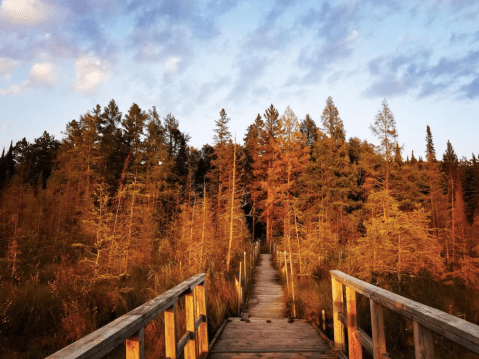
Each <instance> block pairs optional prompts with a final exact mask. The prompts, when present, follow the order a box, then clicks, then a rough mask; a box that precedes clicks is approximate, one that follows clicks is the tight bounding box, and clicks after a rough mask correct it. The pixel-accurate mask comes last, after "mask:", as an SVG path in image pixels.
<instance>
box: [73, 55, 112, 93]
mask: <svg viewBox="0 0 479 359" xmlns="http://www.w3.org/2000/svg"><path fill="white" fill-rule="evenodd" d="M109 68H110V63H108V62H105V61H101V60H100V59H98V58H96V57H93V56H84V57H81V58H79V59H77V60H76V62H75V71H76V76H77V81H76V84H75V87H76V89H77V90H78V91H80V92H92V91H94V90H95V89H96V88H97V87H98V86H99V85H100V84H101V83H102V82H104V81H105V80H106V79H107V77H108V73H109Z"/></svg>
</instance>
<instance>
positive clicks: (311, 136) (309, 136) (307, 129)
mask: <svg viewBox="0 0 479 359" xmlns="http://www.w3.org/2000/svg"><path fill="white" fill-rule="evenodd" d="M299 129H300V131H301V133H302V134H304V135H305V136H306V143H307V145H308V146H309V147H310V148H312V147H313V144H314V143H315V142H316V140H317V139H318V127H317V126H316V123H315V122H314V121H313V119H312V118H311V116H309V114H307V115H306V117H305V118H304V120H302V121H301V123H300V127H299Z"/></svg>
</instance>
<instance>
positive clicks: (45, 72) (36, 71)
mask: <svg viewBox="0 0 479 359" xmlns="http://www.w3.org/2000/svg"><path fill="white" fill-rule="evenodd" d="M55 77H56V76H55V72H54V71H53V65H52V64H51V63H49V62H42V63H36V64H34V65H33V66H32V68H31V69H30V79H31V80H32V81H34V82H36V83H46V84H51V83H53V82H54V81H55Z"/></svg>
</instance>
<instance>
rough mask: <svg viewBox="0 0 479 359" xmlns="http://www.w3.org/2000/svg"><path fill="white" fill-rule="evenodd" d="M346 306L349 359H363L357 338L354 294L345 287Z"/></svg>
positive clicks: (350, 289)
mask: <svg viewBox="0 0 479 359" xmlns="http://www.w3.org/2000/svg"><path fill="white" fill-rule="evenodd" d="M346 305H347V311H348V315H347V318H348V347H349V359H361V358H362V357H363V348H362V347H361V343H360V342H359V340H358V338H357V336H356V335H357V330H358V319H357V310H356V292H355V291H354V289H352V288H350V287H348V286H347V287H346Z"/></svg>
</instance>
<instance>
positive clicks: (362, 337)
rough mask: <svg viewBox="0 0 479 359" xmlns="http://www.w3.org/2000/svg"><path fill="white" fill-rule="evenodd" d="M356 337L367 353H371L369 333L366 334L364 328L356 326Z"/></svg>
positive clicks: (371, 344) (371, 341) (371, 345)
mask: <svg viewBox="0 0 479 359" xmlns="http://www.w3.org/2000/svg"><path fill="white" fill-rule="evenodd" d="M356 337H357V338H358V340H359V342H360V343H361V345H362V346H363V347H364V349H366V350H367V351H368V353H371V354H372V353H373V340H372V339H371V337H370V336H369V335H367V334H366V332H365V331H364V330H362V329H361V328H358V330H357V331H356Z"/></svg>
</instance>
